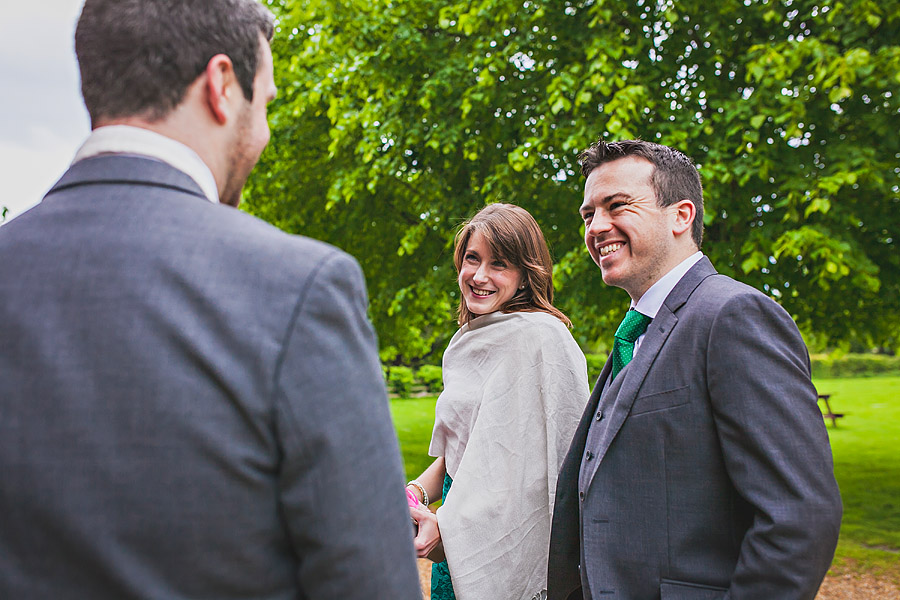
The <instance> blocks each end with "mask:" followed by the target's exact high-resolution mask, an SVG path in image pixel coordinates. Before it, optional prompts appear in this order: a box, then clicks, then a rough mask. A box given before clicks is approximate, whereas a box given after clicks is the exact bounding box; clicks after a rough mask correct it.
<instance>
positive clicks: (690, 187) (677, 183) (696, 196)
mask: <svg viewBox="0 0 900 600" xmlns="http://www.w3.org/2000/svg"><path fill="white" fill-rule="evenodd" d="M626 156H637V157H640V158H643V159H645V160H648V161H650V163H652V164H653V174H652V175H650V185H651V186H652V187H653V191H654V193H655V194H656V204H657V205H658V206H659V207H666V206H671V205H672V204H675V203H676V202H678V201H680V200H690V201H691V203H693V205H694V209H695V210H696V213H697V214H696V215H694V223H693V224H692V225H691V239H693V240H694V243H695V244H697V249H699V248H700V244H702V243H703V186H702V185H701V184H700V173H698V172H697V167H696V166H694V163H693V161H691V159H690V158H688V157H687V156H686V155H685V154H683V153H682V152H679V151H678V150H675V149H674V148H669V147H668V146H662V145H660V144H654V143H653V142H645V141H644V140H624V141H621V142H604V141H603V140H598V141H596V142H594V143H593V144H591V145H590V147H588V149H587V150H585V151H584V152H582V153H581V154H579V155H578V163H579V164H580V165H581V174H582V175H584V177H585V179H586V178H587V177H588V175H590V174H591V171H593V170H594V169H596V168H597V167H599V166H600V165H602V164H604V163H608V162H612V161H614V160H618V159H620V158H625V157H626Z"/></svg>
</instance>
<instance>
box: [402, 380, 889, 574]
mask: <svg viewBox="0 0 900 600" xmlns="http://www.w3.org/2000/svg"><path fill="white" fill-rule="evenodd" d="M815 384H816V388H817V389H818V390H819V392H820V393H822V394H831V399H830V401H831V407H832V409H834V411H835V412H838V413H844V414H845V415H846V416H845V417H844V418H842V419H839V420H838V424H837V427H832V425H831V422H830V421H829V422H828V434H829V436H830V438H831V446H832V450H833V452H834V470H835V475H836V477H837V480H838V484H839V485H840V487H841V495H842V497H843V500H844V520H843V523H842V525H841V539H840V542H839V543H838V549H837V556H836V558H835V562H834V567H833V570H834V571H835V572H836V573H843V572H853V571H869V572H873V573H875V574H883V575H886V576H888V577H890V578H892V579H894V580H895V581H897V582H898V583H900V377H860V378H854V379H817V380H816V381H815ZM435 400H436V398H435V397H433V396H432V397H427V398H410V399H398V400H393V401H392V402H391V412H392V414H393V416H394V424H395V426H396V427H397V435H398V436H399V438H400V448H401V450H402V452H403V462H404V465H405V467H406V474H407V478H408V479H412V478H413V477H416V476H417V475H419V473H421V472H422V471H423V470H424V469H425V468H426V467H427V466H428V465H429V464H431V461H432V460H433V459H432V458H430V457H429V456H428V443H429V441H430V439H431V429H432V426H433V424H434V403H435Z"/></svg>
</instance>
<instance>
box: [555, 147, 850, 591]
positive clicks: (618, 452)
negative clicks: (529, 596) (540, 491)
mask: <svg viewBox="0 0 900 600" xmlns="http://www.w3.org/2000/svg"><path fill="white" fill-rule="evenodd" d="M579 158H580V161H581V165H582V172H583V174H584V175H585V177H586V178H587V182H586V183H585V190H584V203H583V204H582V206H581V215H582V217H583V219H584V225H585V243H586V244H587V248H588V252H589V253H590V255H591V257H592V258H593V259H594V261H595V262H596V263H597V265H598V266H599V267H600V271H601V274H602V276H603V281H604V282H605V283H607V284H608V285H614V286H616V287H621V288H623V289H624V290H625V291H627V292H628V294H629V295H630V296H631V300H632V302H631V305H632V310H629V312H628V314H627V316H626V319H625V321H623V324H622V326H620V327H619V330H618V331H617V333H616V340H615V344H614V348H613V352H612V354H611V357H610V359H609V360H608V361H607V363H606V365H605V366H604V368H603V371H602V373H601V375H600V378H599V380H598V381H597V384H596V387H595V388H594V393H593V395H592V396H591V399H590V401H589V403H588V407H587V409H586V411H585V414H584V416H583V418H582V420H581V423H580V425H579V427H578V429H577V432H576V434H575V438H574V440H573V442H572V446H571V448H570V449H569V453H568V455H567V456H566V459H565V461H564V463H563V466H562V469H561V472H560V476H559V481H558V488H557V495H556V505H555V510H554V515H553V529H552V534H551V542H550V545H551V547H550V559H549V586H548V589H549V597H550V599H551V600H567V599H568V600H572V599H575V598H578V599H580V598H585V599H591V598H593V599H595V600H598V599H599V598H620V599H622V600H651V599H659V598H661V599H662V600H675V599H677V600H688V599H696V600H714V599H724V598H728V599H730V600H770V599H771V600H788V599H812V598H814V597H815V595H816V591H817V590H818V587H819V584H820V583H821V581H822V578H823V577H824V575H825V572H826V571H827V569H828V566H829V565H830V563H831V559H832V558H833V554H834V549H835V545H836V543H837V537H838V530H839V527H840V519H841V501H840V495H839V493H838V488H837V484H836V482H835V480H834V474H833V469H832V460H831V450H830V447H829V444H828V435H827V433H826V431H825V425H824V422H823V419H822V415H821V413H820V411H819V410H818V407H817V403H816V390H815V388H814V387H813V385H812V382H811V381H810V370H809V357H808V354H807V351H806V347H805V345H804V343H803V340H802V339H801V337H800V334H799V332H798V331H797V327H796V326H795V325H794V322H793V321H792V320H791V318H790V316H789V315H788V314H787V313H786V312H785V311H784V310H783V309H782V308H781V307H780V306H778V305H777V304H776V303H775V302H773V301H772V300H771V299H769V298H768V297H766V296H765V295H763V294H761V293H759V292H758V291H756V290H754V289H752V288H750V287H748V286H746V285H743V284H741V283H738V282H737V281H734V280H733V279H731V278H729V277H726V276H724V275H719V274H717V273H716V271H715V270H714V269H713V267H712V264H710V262H709V260H708V259H707V258H706V257H704V256H703V254H702V253H701V252H700V244H701V239H702V233H703V225H702V224H703V195H702V190H701V186H700V177H699V174H698V172H697V170H696V168H695V167H694V165H693V164H692V163H691V161H690V159H689V158H687V157H686V156H685V155H684V154H682V153H680V152H678V151H676V150H673V149H671V148H667V147H665V146H660V145H657V144H652V143H648V142H643V141H639V140H638V141H626V142H618V143H610V144H606V143H603V142H598V143H596V144H594V145H592V146H591V147H590V148H589V149H588V150H586V151H585V152H584V153H582V155H581V156H580V157H579Z"/></svg>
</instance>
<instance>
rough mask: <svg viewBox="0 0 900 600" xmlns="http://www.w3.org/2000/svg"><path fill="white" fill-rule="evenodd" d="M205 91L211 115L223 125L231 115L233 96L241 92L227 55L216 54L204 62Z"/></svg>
mask: <svg viewBox="0 0 900 600" xmlns="http://www.w3.org/2000/svg"><path fill="white" fill-rule="evenodd" d="M206 92H207V94H206V97H207V102H208V103H209V109H210V111H211V112H212V114H213V117H214V118H215V119H216V121H218V122H219V124H222V125H224V124H225V123H226V122H227V121H228V118H229V117H230V116H231V112H230V111H231V102H233V100H234V98H233V96H234V95H235V94H239V93H241V90H240V85H238V81H237V77H236V76H235V74H234V65H233V64H232V63H231V59H230V58H229V57H228V56H227V55H225V54H216V55H215V56H213V57H212V58H211V59H209V62H208V63H206Z"/></svg>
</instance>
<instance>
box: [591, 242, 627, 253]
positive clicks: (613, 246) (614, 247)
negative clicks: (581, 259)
mask: <svg viewBox="0 0 900 600" xmlns="http://www.w3.org/2000/svg"><path fill="white" fill-rule="evenodd" d="M624 245H625V244H623V243H621V242H613V243H612V244H606V245H605V246H600V248H598V250H597V251H598V253H599V254H600V256H609V255H610V254H612V253H613V252H615V251H616V250H618V249H619V248H621V247H622V246H624Z"/></svg>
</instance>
